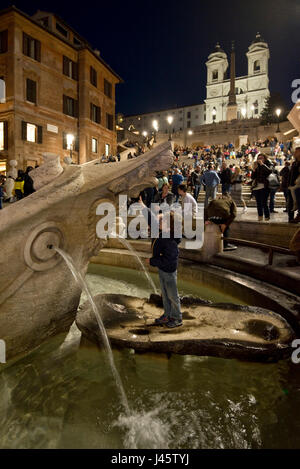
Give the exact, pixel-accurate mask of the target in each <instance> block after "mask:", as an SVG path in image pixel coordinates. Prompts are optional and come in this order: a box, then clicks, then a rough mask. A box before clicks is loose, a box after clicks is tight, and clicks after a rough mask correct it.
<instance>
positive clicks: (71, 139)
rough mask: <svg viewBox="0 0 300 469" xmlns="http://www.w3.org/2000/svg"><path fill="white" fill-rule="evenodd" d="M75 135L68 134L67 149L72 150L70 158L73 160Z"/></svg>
mask: <svg viewBox="0 0 300 469" xmlns="http://www.w3.org/2000/svg"><path fill="white" fill-rule="evenodd" d="M74 139H75V137H74V135H73V134H67V149H68V150H70V158H71V160H72V152H73V145H74Z"/></svg>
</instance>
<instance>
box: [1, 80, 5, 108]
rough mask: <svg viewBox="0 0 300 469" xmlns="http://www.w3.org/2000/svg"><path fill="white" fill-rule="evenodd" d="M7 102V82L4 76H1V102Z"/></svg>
mask: <svg viewBox="0 0 300 469" xmlns="http://www.w3.org/2000/svg"><path fill="white" fill-rule="evenodd" d="M5 102H6V84H5V79H4V77H0V103H2V104H3V103H5Z"/></svg>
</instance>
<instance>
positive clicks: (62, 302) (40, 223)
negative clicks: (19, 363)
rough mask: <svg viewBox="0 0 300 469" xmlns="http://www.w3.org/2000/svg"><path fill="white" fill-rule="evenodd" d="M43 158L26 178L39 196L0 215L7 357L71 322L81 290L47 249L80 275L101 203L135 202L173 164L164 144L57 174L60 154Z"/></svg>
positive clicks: (93, 247) (0, 295) (1, 324)
mask: <svg viewBox="0 0 300 469" xmlns="http://www.w3.org/2000/svg"><path fill="white" fill-rule="evenodd" d="M45 160H46V162H45V164H44V165H42V166H41V167H40V168H38V169H36V170H34V171H32V172H31V177H32V179H33V180H34V187H35V188H36V189H37V192H35V193H34V194H32V195H31V196H30V197H27V198H26V199H23V200H21V201H19V202H17V203H15V204H12V205H11V206H9V207H7V208H6V209H5V210H3V213H2V214H1V217H2V219H1V222H2V223H1V231H0V240H1V254H0V267H1V271H2V272H4V273H5V275H4V280H3V282H2V285H1V290H0V333H1V337H0V338H1V339H2V340H4V341H5V342H6V346H7V358H8V359H9V358H11V357H13V356H16V355H17V354H20V353H23V352H27V351H29V350H31V349H32V348H33V347H35V346H36V345H39V344H40V343H41V342H42V341H43V340H45V339H47V338H48V337H51V336H53V335H55V334H57V333H58V332H59V331H65V330H68V328H69V327H70V326H71V324H72V323H73V321H74V319H75V316H76V311H77V307H78V304H79V300H80V295H81V288H80V287H79V286H78V284H77V282H76V281H75V279H74V278H73V276H72V274H71V272H70V271H69V269H68V267H67V266H66V265H65V264H64V263H62V262H61V260H62V259H61V257H60V256H59V255H58V254H57V253H56V252H55V250H49V249H47V246H48V245H50V244H51V245H53V246H54V247H55V248H59V249H64V251H66V252H67V253H72V258H73V260H74V264H75V265H76V268H77V269H78V271H79V272H80V273H81V274H82V275H84V274H85V272H86V270H87V266H88V263H89V259H90V258H91V257H92V256H93V255H95V254H97V253H98V252H99V250H100V249H101V247H103V246H104V245H105V241H104V240H101V239H98V238H97V236H96V223H97V221H98V219H99V218H97V216H96V207H97V206H98V205H99V204H100V203H101V202H102V201H109V202H110V203H114V204H115V205H117V203H118V196H119V194H128V195H129V196H131V197H137V196H138V195H139V193H140V191H141V190H142V189H143V188H144V187H147V186H149V185H151V184H153V183H154V176H155V173H156V171H157V170H162V169H167V168H168V167H169V166H170V165H171V163H172V161H173V158H172V152H171V144H170V143H169V142H166V143H163V144H161V145H158V146H157V147H156V148H155V149H153V150H152V151H150V152H148V153H147V154H145V155H144V156H143V157H140V158H137V159H135V160H132V161H130V162H127V161H126V162H122V163H120V164H114V163H112V164H106V165H101V164H99V163H98V162H95V161H92V162H89V163H86V164H84V165H81V166H77V165H69V166H67V167H66V168H65V169H63V168H62V167H61V165H60V160H59V157H58V156H56V155H52V154H47V155H45Z"/></svg>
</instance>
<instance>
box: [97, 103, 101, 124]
mask: <svg viewBox="0 0 300 469" xmlns="http://www.w3.org/2000/svg"><path fill="white" fill-rule="evenodd" d="M100 122H101V108H100V107H97V123H98V124H100Z"/></svg>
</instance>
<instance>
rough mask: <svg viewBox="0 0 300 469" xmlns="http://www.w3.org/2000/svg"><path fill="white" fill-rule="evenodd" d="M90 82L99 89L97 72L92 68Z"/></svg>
mask: <svg viewBox="0 0 300 469" xmlns="http://www.w3.org/2000/svg"><path fill="white" fill-rule="evenodd" d="M90 81H91V84H92V85H93V86H95V87H96V88H97V72H96V70H95V69H94V68H93V67H90Z"/></svg>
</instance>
